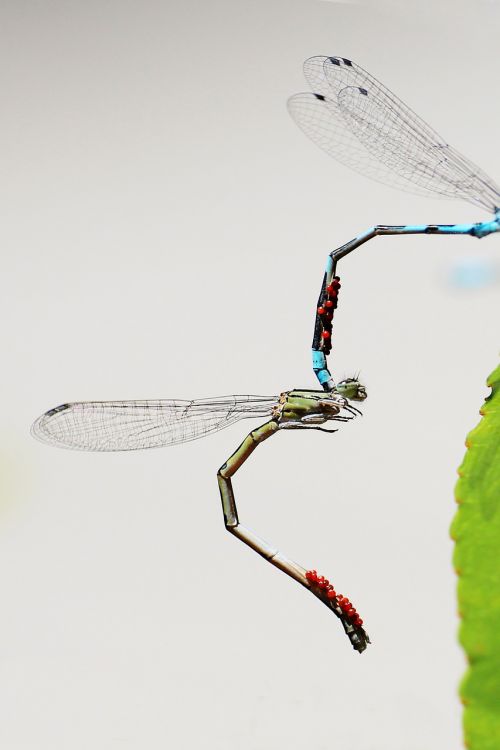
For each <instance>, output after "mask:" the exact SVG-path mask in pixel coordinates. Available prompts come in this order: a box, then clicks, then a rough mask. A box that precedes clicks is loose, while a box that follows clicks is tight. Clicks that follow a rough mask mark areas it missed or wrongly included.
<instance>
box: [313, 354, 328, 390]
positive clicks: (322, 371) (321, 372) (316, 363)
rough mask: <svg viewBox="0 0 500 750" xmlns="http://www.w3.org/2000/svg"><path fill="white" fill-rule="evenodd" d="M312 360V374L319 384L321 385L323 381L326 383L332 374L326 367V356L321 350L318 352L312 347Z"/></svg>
mask: <svg viewBox="0 0 500 750" xmlns="http://www.w3.org/2000/svg"><path fill="white" fill-rule="evenodd" d="M312 361H313V370H314V374H315V375H316V377H317V378H318V380H319V382H320V383H321V385H323V384H324V383H328V381H329V380H331V378H332V376H331V374H330V372H329V371H328V370H327V368H326V357H325V355H324V354H323V352H320V351H318V350H317V349H313V350H312Z"/></svg>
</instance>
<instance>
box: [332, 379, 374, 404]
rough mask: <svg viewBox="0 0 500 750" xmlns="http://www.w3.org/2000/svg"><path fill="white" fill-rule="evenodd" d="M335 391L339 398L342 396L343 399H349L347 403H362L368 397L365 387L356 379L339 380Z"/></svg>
mask: <svg viewBox="0 0 500 750" xmlns="http://www.w3.org/2000/svg"><path fill="white" fill-rule="evenodd" d="M335 390H336V392H337V393H340V395H341V396H344V398H347V399H349V401H364V400H365V398H366V397H367V396H368V394H367V392H366V388H365V386H364V385H362V384H361V383H360V382H359V380H358V379H357V378H345V380H341V381H340V382H338V383H337V385H336V386H335Z"/></svg>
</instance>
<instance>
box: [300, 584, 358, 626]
mask: <svg viewBox="0 0 500 750" xmlns="http://www.w3.org/2000/svg"><path fill="white" fill-rule="evenodd" d="M306 578H307V580H308V581H309V582H310V583H312V584H316V585H317V586H318V587H319V588H320V589H322V590H324V591H326V596H327V598H328V599H329V600H330V601H331V602H332V604H337V605H338V606H339V607H340V609H341V610H342V612H343V613H344V614H345V615H346V617H347V618H348V619H349V620H350V621H351V623H352V624H353V625H354V626H355V627H357V628H360V627H361V626H362V624H363V620H362V619H361V617H360V616H359V615H358V613H357V612H356V610H355V608H354V607H353V606H352V604H351V602H350V601H349V599H348V598H347V597H346V596H342V594H337V592H336V591H335V589H334V588H333V586H332V584H331V583H330V582H329V580H328V578H325V577H324V576H319V575H318V573H317V571H316V570H308V571H306Z"/></svg>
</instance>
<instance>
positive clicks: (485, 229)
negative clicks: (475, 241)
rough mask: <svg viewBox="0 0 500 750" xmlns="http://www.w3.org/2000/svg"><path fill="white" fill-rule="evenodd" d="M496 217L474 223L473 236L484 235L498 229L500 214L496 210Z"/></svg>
mask: <svg viewBox="0 0 500 750" xmlns="http://www.w3.org/2000/svg"><path fill="white" fill-rule="evenodd" d="M495 216H496V218H495V219H492V221H483V222H481V224H475V226H474V230H473V232H472V234H473V235H474V237H479V239H481V237H486V236H487V235H488V234H493V232H498V231H500V215H499V214H498V212H497V213H496V214H495Z"/></svg>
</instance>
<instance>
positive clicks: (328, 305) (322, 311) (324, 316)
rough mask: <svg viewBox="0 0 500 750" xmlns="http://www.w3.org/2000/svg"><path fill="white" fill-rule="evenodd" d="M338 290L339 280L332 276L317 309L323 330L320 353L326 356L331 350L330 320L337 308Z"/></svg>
mask: <svg viewBox="0 0 500 750" xmlns="http://www.w3.org/2000/svg"><path fill="white" fill-rule="evenodd" d="M339 289H340V278H339V277H338V276H334V277H333V279H332V280H331V281H330V283H329V284H328V286H327V287H326V288H325V291H324V295H323V298H322V300H321V302H320V305H319V307H318V309H317V313H318V317H319V319H320V321H321V325H322V327H323V330H322V331H321V351H322V352H323V353H324V354H325V355H328V354H330V351H331V349H332V320H333V313H334V310H335V309H336V307H337V301H338V296H339Z"/></svg>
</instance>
